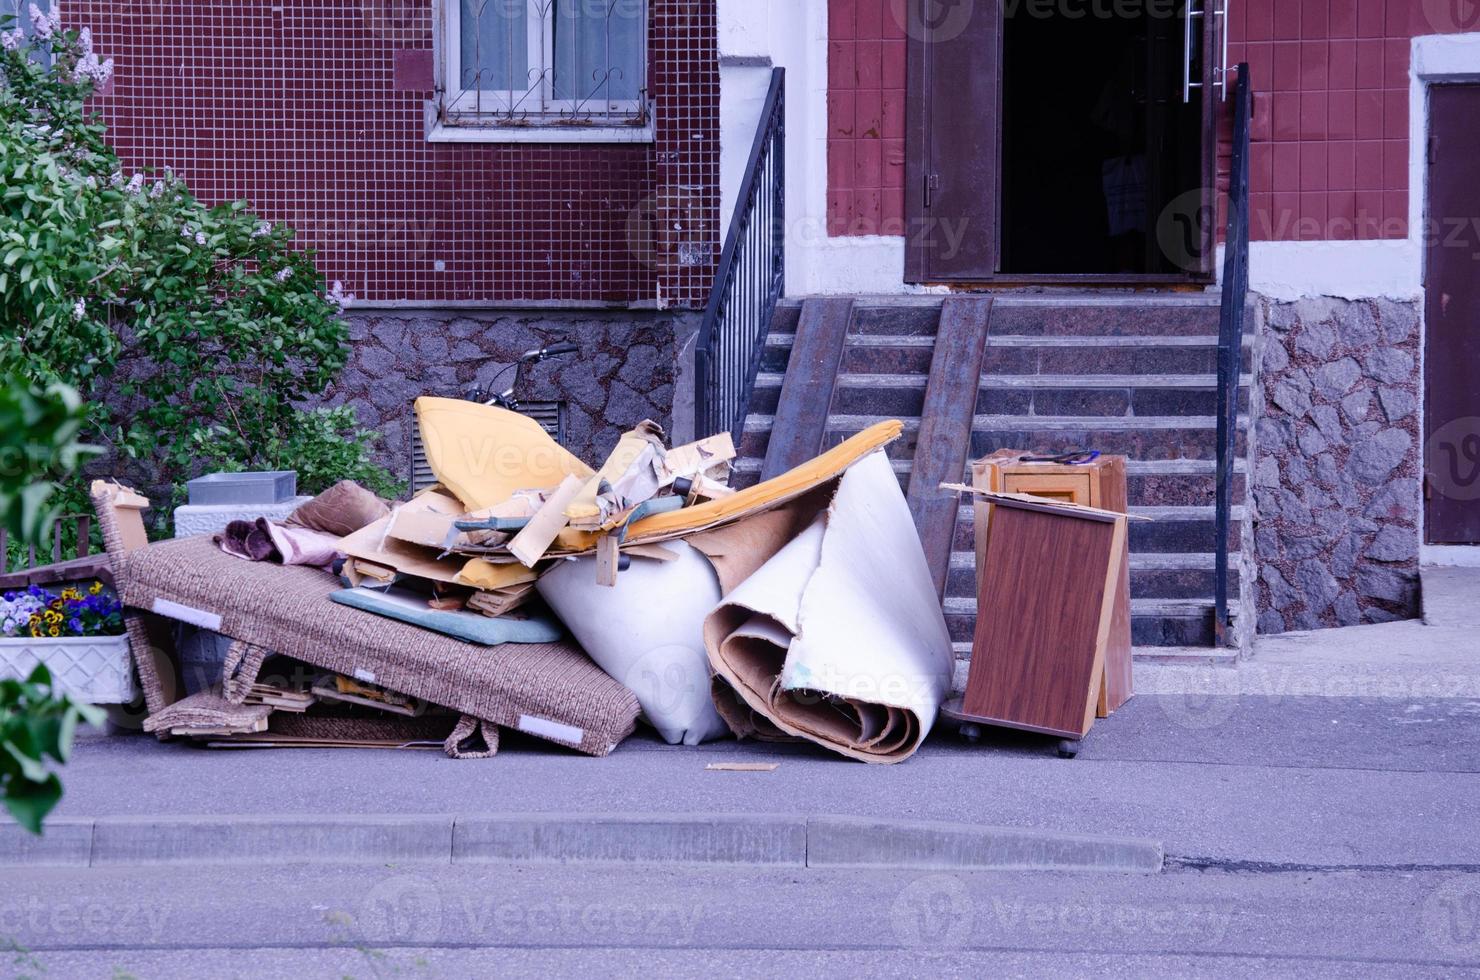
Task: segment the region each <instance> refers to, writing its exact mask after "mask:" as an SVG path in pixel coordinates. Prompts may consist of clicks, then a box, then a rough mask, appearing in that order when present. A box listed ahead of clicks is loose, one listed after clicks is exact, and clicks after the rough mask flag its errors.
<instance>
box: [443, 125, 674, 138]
mask: <svg viewBox="0 0 1480 980" xmlns="http://www.w3.org/2000/svg"><path fill="white" fill-rule="evenodd" d="M653 141H654V135H653V124H652V123H651V122H649V123H648V124H647V125H646V126H557V125H552V126H449V125H447V124H446V123H442V122H437V121H435V120H432V121H430V122H429V124H428V126H427V142H428V143H651V142H653Z"/></svg>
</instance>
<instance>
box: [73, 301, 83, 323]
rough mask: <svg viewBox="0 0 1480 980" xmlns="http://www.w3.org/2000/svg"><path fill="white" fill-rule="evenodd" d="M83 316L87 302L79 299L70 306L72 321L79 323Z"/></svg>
mask: <svg viewBox="0 0 1480 980" xmlns="http://www.w3.org/2000/svg"><path fill="white" fill-rule="evenodd" d="M85 316H87V300H85V299H79V300H78V301H77V302H75V303H73V304H72V319H74V320H77V321H79V322H80V321H81V320H82V318H83V317H85Z"/></svg>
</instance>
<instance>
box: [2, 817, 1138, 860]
mask: <svg viewBox="0 0 1480 980" xmlns="http://www.w3.org/2000/svg"><path fill="white" fill-rule="evenodd" d="M1162 861H1163V851H1162V846H1161V844H1159V843H1157V842H1155V841H1149V840H1133V839H1123V838H1112V837H1087V836H1084V835H1082V834H1060V833H1054V832H1050V831H1037V830H1028V829H1020V828H1004V827H979V826H975V825H971V824H952V823H921V822H913V821H894V820H878V819H871V818H859V817H841V816H812V817H806V816H777V815H771V814H636V815H632V814H495V815H467V816H315V815H284V816H270V815H264V816H245V817H243V816H202V817H103V818H98V819H96V820H65V819H63V820H53V821H49V822H48V823H47V825H46V834H45V836H43V837H40V838H35V837H32V836H30V835H29V834H27V833H26V832H25V831H23V830H21V829H20V828H19V827H18V826H16V825H14V824H10V823H6V824H3V825H0V867H4V866H19V865H30V866H36V865H49V866H62V867H119V866H138V865H161V864H211V865H223V864H225V865H230V864H256V865H261V864H355V863H367V862H373V863H382V862H389V863H435V864H474V863H481V864H499V863H501V864H540V863H561V864H604V865H634V864H667V865H689V866H693V865H707V866H739V867H756V866H770V867H793V868H836V869H868V868H875V869H888V868H916V869H920V868H932V869H956V870H962V871H1078V872H1086V871H1092V872H1112V873H1120V874H1152V873H1155V872H1158V871H1160V870H1161V868H1162Z"/></svg>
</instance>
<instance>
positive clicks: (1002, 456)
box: [971, 449, 1132, 718]
mask: <svg viewBox="0 0 1480 980" xmlns="http://www.w3.org/2000/svg"><path fill="white" fill-rule="evenodd" d="M1030 455H1031V454H1029V453H1024V452H1021V451H1018V450H1014V449H1000V450H998V451H997V452H995V453H993V454H992V455H990V456H986V457H983V458H982V459H979V460H977V461H976V462H974V463H972V464H971V475H972V485H973V486H975V487H979V488H981V489H983V490H991V491H994V492H997V493H1028V494H1032V495H1034V496H1036V497H1046V498H1049V499H1051V500H1058V501H1061V502H1063V503H1071V504H1082V505H1084V506H1086V507H1098V508H1100V509H1101V510H1113V511H1115V512H1117V513H1121V514H1124V513H1126V501H1127V500H1128V496H1127V490H1126V477H1125V457H1124V456H1101V457H1099V458H1098V459H1095V460H1094V461H1092V462H1089V463H1083V464H1065V463H1029V462H1024V457H1025V456H1030ZM991 506H992V505H991V504H987V503H982V502H980V501H979V502H977V503H976V504H975V508H976V513H975V525H976V527H977V529H978V531H977V539H976V562H977V582H978V585H980V582H981V568H982V566H983V565H984V564H985V555H984V554H983V551H984V549H985V544H986V542H985V538H984V537H983V536H982V534H981V532H980V529H981V528H984V527H986V509H987V508H988V507H991ZM1121 561H1122V566H1121V570H1120V585H1119V587H1118V589H1117V592H1116V596H1115V607H1114V612H1113V616H1112V619H1111V625H1110V642H1109V645H1108V646H1107V647H1106V651H1105V681H1104V684H1103V685H1102V687H1101V689H1100V703H1099V712H1098V713H1099V716H1100V717H1101V718H1105V717H1108V716H1109V715H1110V713H1111V712H1113V711H1115V710H1116V709H1117V708H1119V707H1120V706H1121V705H1123V704H1125V702H1126V701H1128V700H1130V697H1131V693H1132V690H1131V593H1130V558H1129V555H1128V553H1127V554H1126V555H1125V556H1123V557H1122V559H1121Z"/></svg>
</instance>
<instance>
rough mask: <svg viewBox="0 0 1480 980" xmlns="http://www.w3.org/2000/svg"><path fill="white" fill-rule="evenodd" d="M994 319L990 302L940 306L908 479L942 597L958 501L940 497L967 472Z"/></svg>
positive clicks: (951, 302) (954, 302) (979, 300)
mask: <svg viewBox="0 0 1480 980" xmlns="http://www.w3.org/2000/svg"><path fill="white" fill-rule="evenodd" d="M991 314H992V299H991V297H976V298H951V299H947V300H946V301H945V302H944V303H943V304H942V306H941V312H940V329H939V331H938V332H937V333H936V337H935V354H934V356H933V358H932V360H931V362H930V380H929V381H928V382H927V383H926V386H925V405H924V408H923V410H922V411H921V412H920V436H919V439H918V440H917V441H916V448H915V465H914V468H913V470H912V471H911V473H910V493H909V498H910V511H911V513H913V514H914V515H915V527H916V529H918V530H919V532H920V543H921V544H922V545H923V546H924V548H925V558H926V560H927V561H928V562H929V564H930V574H931V576H932V577H933V578H934V579H935V588H936V592H937V593H938V594H940V595H942V596H943V595H945V590H946V575H947V574H948V573H949V571H950V568H951V542H952V540H953V539H954V538H955V536H956V514H957V513H958V511H959V507H960V501H959V500H958V499H957V498H956V497H955V496H953V495H951V494H945V493H941V491H940V485H941V484H942V483H947V482H951V483H954V482H959V481H960V480H961V478H962V475H963V474H964V473H965V472H966V459H967V456H968V455H969V454H970V452H971V428H972V423H973V421H974V419H975V415H976V401H977V393H978V392H979V391H980V390H981V375H982V355H983V354H984V353H985V352H986V348H987V325H988V323H989V322H990V319H991Z"/></svg>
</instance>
